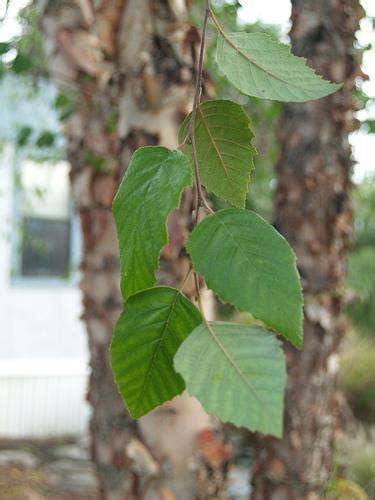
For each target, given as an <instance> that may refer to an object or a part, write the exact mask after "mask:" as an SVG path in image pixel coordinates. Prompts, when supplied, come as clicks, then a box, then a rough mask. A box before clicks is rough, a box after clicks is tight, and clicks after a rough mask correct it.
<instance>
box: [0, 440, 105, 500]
mask: <svg viewBox="0 0 375 500" xmlns="http://www.w3.org/2000/svg"><path fill="white" fill-rule="evenodd" d="M95 491H96V480H95V475H94V467H93V464H92V463H91V462H90V461H89V459H88V451H87V440H85V439H80V440H79V441H77V440H74V439H71V438H64V439H58V440H56V439H50V440H38V441H34V440H33V441H31V440H22V441H14V440H12V441H10V440H0V499H1V500H91V499H93V500H94V499H95V498H96V497H95Z"/></svg>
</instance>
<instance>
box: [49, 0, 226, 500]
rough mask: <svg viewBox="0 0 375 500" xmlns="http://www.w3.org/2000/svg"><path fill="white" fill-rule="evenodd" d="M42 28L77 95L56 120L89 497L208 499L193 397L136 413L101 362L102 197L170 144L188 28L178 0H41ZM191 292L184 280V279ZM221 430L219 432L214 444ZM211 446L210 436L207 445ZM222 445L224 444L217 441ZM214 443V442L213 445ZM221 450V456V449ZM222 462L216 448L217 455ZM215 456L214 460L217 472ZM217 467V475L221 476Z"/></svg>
mask: <svg viewBox="0 0 375 500" xmlns="http://www.w3.org/2000/svg"><path fill="white" fill-rule="evenodd" d="M44 3H45V6H44V11H43V17H42V28H43V31H44V33H45V36H46V45H47V49H48V53H49V59H50V72H51V75H52V77H53V78H54V79H55V80H56V81H57V82H58V85H59V86H60V87H61V88H63V89H64V88H67V89H70V90H71V91H72V92H73V93H75V94H76V103H75V106H76V107H75V113H74V115H73V116H72V117H71V118H70V119H69V120H68V121H67V122H66V126H65V133H66V137H67V142H68V153H67V154H68V159H69V161H70V164H71V167H72V169H71V182H72V190H73V196H74V201H75V204H76V207H77V210H78V212H79V215H80V220H81V225H82V231H83V262H82V282H81V288H82V291H83V302H84V314H83V319H84V320H85V322H86V325H87V331H88V338H89V349H90V355H91V376H90V387H89V391H88V400H89V402H90V404H91V406H92V419H91V436H92V457H93V460H94V461H95V463H96V467H97V473H98V479H99V488H100V498H102V499H106V500H107V499H110V500H119V499H125V498H126V499H131V498H134V499H136V498H150V499H151V498H178V499H179V500H183V499H186V500H190V499H192V498H209V497H211V496H210V495H211V493H210V492H211V491H215V498H219V496H220V490H221V486H222V485H221V486H220V487H217V484H218V483H217V481H216V482H215V485H214V486H213V485H212V481H210V479H208V476H207V474H198V475H197V471H198V469H199V467H202V470H204V467H203V464H204V460H203V458H204V457H203V455H202V453H201V452H200V450H199V439H198V438H199V436H200V433H201V432H202V431H207V430H210V432H212V428H213V427H214V424H213V422H212V421H211V419H210V418H209V417H208V416H207V414H206V413H205V412H204V411H203V410H202V408H201V406H200V405H199V403H197V401H195V400H193V399H191V398H189V397H187V396H186V395H183V396H181V397H178V398H175V400H173V401H172V402H170V403H168V404H167V405H164V406H163V407H162V408H160V409H158V410H156V411H155V412H153V413H152V414H150V415H148V416H146V417H144V418H143V419H141V421H140V424H139V425H138V424H137V423H135V422H134V421H133V420H132V419H131V418H130V417H129V415H128V414H127V413H126V411H125V408H124V405H123V402H122V400H121V398H120V396H119V393H118V390H117V388H116V387H115V385H114V382H113V376H112V372H111V369H110V366H109V357H108V347H109V342H110V339H111V336H112V331H113V327H114V324H115V322H116V320H117V318H118V316H119V314H120V311H121V308H122V301H121V297H120V292H119V262H118V251H117V239H116V235H115V228H114V223H113V219H112V215H111V203H112V199H113V197H114V194H115V192H116V190H117V187H118V184H119V181H120V180H121V178H122V176H123V173H124V170H125V168H126V165H127V163H128V160H129V158H130V156H131V154H132V153H133V151H134V150H135V149H136V148H138V147H140V146H143V145H146V144H159V143H161V144H163V145H164V146H167V147H171V148H174V147H176V145H177V128H178V124H179V123H180V122H181V120H182V118H183V117H184V116H185V115H186V113H187V111H188V107H189V105H190V103H191V98H192V93H193V77H194V62H195V61H194V57H192V55H193V56H194V55H195V52H196V49H197V47H196V45H197V42H199V35H198V33H197V31H196V29H195V28H194V27H193V26H192V25H190V24H189V23H188V22H187V7H186V5H187V4H186V3H185V2H183V1H177V0H169V1H168V2H167V1H165V0H164V1H163V0H98V1H95V2H93V1H90V0H76V1H74V0H68V1H61V0H59V1H56V0H54V1H52V0H49V1H47V2H44ZM190 208H191V194H190V195H189V194H187V195H186V196H185V199H184V200H183V203H182V207H181V209H180V210H179V211H176V212H175V213H174V214H172V216H171V217H170V220H169V232H170V244H169V245H168V247H167V248H166V249H165V250H164V252H163V259H162V263H161V268H160V272H159V279H160V281H161V282H163V283H167V284H171V285H176V284H178V283H179V282H180V281H181V279H182V278H183V277H184V275H185V274H186V269H187V267H188V263H187V260H186V256H185V255H184V252H183V246H184V243H185V239H186V234H187V231H186V227H187V226H188V225H189V224H190V223H191V221H190ZM190 290H191V291H192V287H190ZM219 442H220V440H218V443H219ZM218 446H219V447H220V445H219V444H218ZM221 446H223V445H221ZM223 449H224V448H223ZM224 456H225V457H224ZM223 457H224V458H223V462H224V461H227V456H226V454H225V453H223ZM222 465H223V464H222V463H220V464H219V465H218V464H217V463H216V462H215V464H214V465H213V468H214V469H215V468H216V469H217V470H218V471H219V470H222V469H223V467H222ZM223 477H224V476H223Z"/></svg>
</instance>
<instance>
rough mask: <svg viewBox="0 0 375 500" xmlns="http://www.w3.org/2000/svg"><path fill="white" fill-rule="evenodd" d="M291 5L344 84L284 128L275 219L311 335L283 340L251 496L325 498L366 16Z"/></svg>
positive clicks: (352, 9)
mask: <svg viewBox="0 0 375 500" xmlns="http://www.w3.org/2000/svg"><path fill="white" fill-rule="evenodd" d="M292 4H293V10H292V23H293V24H292V29H291V33H290V36H291V41H292V51H293V53H294V54H296V55H299V56H303V57H306V58H307V59H308V61H309V64H310V65H311V66H312V67H314V68H315V69H316V70H317V71H318V73H320V74H322V75H324V77H325V78H328V79H330V80H333V81H338V82H344V85H343V88H342V90H340V91H339V92H337V93H336V94H334V95H332V96H329V97H327V98H325V99H321V100H318V101H311V102H307V103H305V104H298V105H297V104H288V105H286V106H285V107H284V111H283V114H282V117H281V122H280V126H279V129H280V133H279V140H280V144H281V155H280V159H279V161H278V163H277V165H276V174H277V190H276V195H275V200H274V209H275V225H276V227H277V229H278V230H279V231H280V232H281V233H282V234H283V235H285V237H286V238H287V240H288V241H289V242H290V243H291V245H292V246H293V248H294V250H295V252H296V254H297V259H298V267H299V271H300V274H301V278H302V284H303V288H304V295H305V321H304V335H305V343H304V348H303V350H302V352H297V351H296V350H295V349H294V348H292V347H291V346H290V345H285V351H286V355H287V362H288V375H289V377H288V386H287V393H286V412H285V423H284V426H285V429H284V438H283V439H282V440H277V439H272V438H259V439H257V445H256V462H255V466H254V469H253V493H252V498H254V499H259V500H267V499H272V500H284V499H285V500H293V499H296V500H297V499H302V498H307V499H309V500H313V499H317V500H318V499H320V498H322V495H323V488H324V483H325V482H326V481H327V480H329V478H330V476H331V473H332V451H333V450H332V448H333V439H334V433H335V430H336V429H337V422H338V416H339V412H340V408H339V403H338V394H337V388H336V373H337V369H338V356H337V352H338V347H339V343H340V341H341V338H342V336H343V333H344V331H345V320H344V317H343V312H342V304H343V301H342V296H341V292H340V287H341V286H342V285H343V279H344V275H345V254H346V251H347V247H348V240H349V237H350V234H351V230H352V209H351V201H350V190H351V170H352V164H353V161H352V158H351V148H350V144H349V141H348V135H349V133H350V132H352V131H353V130H355V129H356V128H357V121H356V120H355V118H354V111H355V110H356V106H357V105H356V103H355V101H354V98H353V90H354V81H355V78H357V77H361V76H363V75H362V73H361V70H360V66H359V54H358V53H357V51H356V50H355V49H354V46H353V44H354V39H355V32H356V30H357V29H358V27H359V20H360V18H361V17H362V15H363V12H362V8H361V7H360V5H359V2H358V0H292Z"/></svg>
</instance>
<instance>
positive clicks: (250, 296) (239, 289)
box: [187, 208, 302, 347]
mask: <svg viewBox="0 0 375 500" xmlns="http://www.w3.org/2000/svg"><path fill="white" fill-rule="evenodd" d="M187 250H188V253H189V254H190V256H191V258H192V261H193V264H194V268H195V269H196V270H197V271H198V272H199V273H200V274H201V275H202V276H203V278H204V279H205V281H206V283H207V286H208V287H209V288H211V289H212V290H213V291H214V292H215V293H217V294H218V296H219V297H220V298H221V299H222V300H223V301H224V302H229V303H231V304H233V305H235V306H236V307H238V308H239V309H240V310H242V311H248V312H250V313H251V314H252V315H253V316H254V317H255V318H256V319H258V320H261V321H263V322H264V323H265V324H266V325H267V326H268V327H270V328H272V329H274V330H276V331H277V332H278V333H280V334H281V335H283V336H284V337H286V338H287V339H288V340H290V341H291V342H292V343H293V344H294V345H295V346H297V347H301V346H302V293H301V287H300V282H299V276H298V272H297V269H296V264H295V256H294V253H293V251H292V250H291V248H290V246H289V245H288V243H287V242H286V240H285V239H284V238H283V237H282V236H281V235H280V234H279V233H278V232H277V231H276V230H275V229H274V228H273V227H272V226H271V225H270V224H268V223H267V222H266V221H265V220H263V219H262V218H261V217H259V215H257V214H256V213H254V212H251V211H249V210H240V209H235V208H229V209H225V210H221V211H219V212H217V213H216V214H215V215H210V216H209V217H206V218H205V219H203V221H202V222H201V223H200V224H199V225H198V226H197V227H196V228H195V229H194V231H193V232H192V234H191V236H190V239H189V241H188V244H187Z"/></svg>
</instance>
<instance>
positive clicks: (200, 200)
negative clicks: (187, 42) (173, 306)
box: [187, 0, 213, 316]
mask: <svg viewBox="0 0 375 500" xmlns="http://www.w3.org/2000/svg"><path fill="white" fill-rule="evenodd" d="M204 9H205V10H204V19H203V28H202V35H201V44H200V49H199V61H198V68H197V76H196V82H195V91H194V102H193V109H192V111H191V117H190V123H189V131H188V135H187V140H188V141H189V142H190V144H191V149H192V156H193V165H194V179H195V193H194V212H195V218H194V226H196V225H197V224H198V219H199V208H200V207H201V206H205V207H206V208H207V210H208V211H209V212H211V213H213V211H212V209H211V207H210V206H209V204H208V202H207V200H206V198H205V196H204V194H203V191H202V184H201V180H200V175H199V165H198V154H197V145H196V142H195V120H196V117H197V110H198V106H199V103H200V99H201V92H202V73H203V58H204V45H205V39H206V33H207V23H208V16H209V13H210V3H209V0H205V7H204ZM194 282H195V291H196V296H197V301H198V304H199V308H200V309H201V313H202V315H203V316H204V311H203V309H202V301H201V295H200V286H199V277H198V274H197V273H196V272H194Z"/></svg>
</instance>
